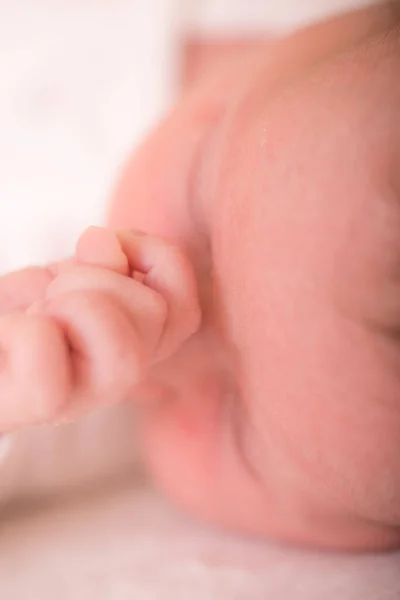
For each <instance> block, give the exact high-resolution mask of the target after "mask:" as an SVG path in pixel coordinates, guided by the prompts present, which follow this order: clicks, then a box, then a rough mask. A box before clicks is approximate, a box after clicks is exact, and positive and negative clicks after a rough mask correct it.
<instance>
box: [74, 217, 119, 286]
mask: <svg viewBox="0 0 400 600" xmlns="http://www.w3.org/2000/svg"><path fill="white" fill-rule="evenodd" d="M75 256H76V260H77V262H78V263H80V264H82V263H83V264H87V265H94V266H99V267H104V268H106V269H110V270H112V271H115V272H117V273H121V275H129V264H128V259H127V258H126V256H125V254H124V252H123V251H122V248H121V244H120V243H119V241H118V238H117V236H116V235H115V233H114V232H113V231H111V230H110V229H106V228H104V227H89V228H88V229H87V230H86V231H85V232H84V233H83V234H82V235H81V237H80V238H79V240H78V243H77V245H76V254H75Z"/></svg>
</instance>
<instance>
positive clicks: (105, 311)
mask: <svg viewBox="0 0 400 600" xmlns="http://www.w3.org/2000/svg"><path fill="white" fill-rule="evenodd" d="M46 314H48V315H51V316H52V317H53V318H54V319H55V320H56V321H57V323H58V324H59V326H60V328H61V329H62V330H63V332H64V335H65V338H66V340H67V341H68V345H69V347H70V357H71V369H72V379H73V397H72V403H73V407H72V410H73V411H74V416H76V414H81V413H85V412H87V410H88V409H91V408H93V407H94V406H96V405H97V404H103V403H104V404H108V403H114V402H119V401H122V400H124V399H126V397H127V396H128V395H129V392H130V391H131V389H132V388H133V387H134V386H135V385H136V384H137V382H138V380H139V379H140V377H141V376H142V372H143V370H144V368H145V367H144V365H145V360H144V357H143V356H142V351H141V350H142V349H141V344H140V341H139V337H138V334H137V331H136V329H135V327H134V326H133V325H132V322H131V319H130V318H129V316H128V315H127V314H126V313H125V312H124V311H123V310H121V308H120V307H119V305H118V303H117V302H116V301H115V300H114V299H113V298H112V297H110V295H109V294H106V293H103V292H99V291H92V290H84V291H71V292H69V293H67V294H64V295H62V296H60V297H57V298H54V299H53V300H49V302H48V303H47V304H46Z"/></svg>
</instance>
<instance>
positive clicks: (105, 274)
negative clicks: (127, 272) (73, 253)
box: [46, 266, 168, 360]
mask: <svg viewBox="0 0 400 600" xmlns="http://www.w3.org/2000/svg"><path fill="white" fill-rule="evenodd" d="M84 290H88V291H89V290H92V291H98V292H102V293H104V294H107V295H108V296H109V297H110V298H112V299H114V301H115V303H116V304H118V305H119V306H120V308H121V310H123V311H124V313H125V314H126V316H127V317H128V318H129V319H130V322H131V325H132V326H133V327H134V328H135V330H136V332H137V334H138V339H139V340H140V344H141V352H142V353H143V356H146V357H147V359H148V360H150V359H151V357H152V355H153V354H154V351H155V349H156V347H157V345H158V342H159V340H160V338H161V335H162V333H163V331H164V326H165V322H166V319H167V312H168V308H167V304H166V302H165V300H164V298H163V297H162V296H161V295H160V294H158V293H157V292H156V291H154V290H152V289H150V288H148V287H146V286H144V285H143V284H141V283H139V282H137V281H135V280H133V279H131V278H130V277H125V276H124V275H119V274H118V273H115V272H113V271H109V270H107V269H103V268H100V267H89V266H81V267H75V268H74V269H70V270H68V271H65V272H63V273H61V274H60V275H59V276H58V277H56V279H55V280H54V281H53V282H52V283H51V285H50V286H49V287H48V289H47V293H46V301H47V302H51V301H53V300H54V301H55V300H56V299H57V298H59V297H61V296H63V295H65V294H68V293H71V292H77V291H84Z"/></svg>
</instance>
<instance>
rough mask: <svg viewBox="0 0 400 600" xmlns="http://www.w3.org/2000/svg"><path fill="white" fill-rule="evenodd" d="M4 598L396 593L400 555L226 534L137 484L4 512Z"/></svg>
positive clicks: (289, 598)
mask: <svg viewBox="0 0 400 600" xmlns="http://www.w3.org/2000/svg"><path fill="white" fill-rule="evenodd" d="M0 556H1V560H0V597H1V598H5V599H7V600H32V598H35V599H36V598H37V599H39V598H41V599H42V600H47V599H49V600H50V599H53V598H57V599H58V600H81V599H82V600H98V599H101V600H125V599H129V600H153V599H154V600H188V599H190V600H225V599H226V600H266V599H271V600H293V599H296V600H397V599H398V598H400V555H386V556H381V557H373V556H366V557H358V558H357V557H338V556H331V555H319V556H318V555H316V554H310V553H303V552H298V551H293V550H287V549H282V548H277V547H274V546H272V545H267V544H265V545H263V544H255V543H250V542H245V541H243V540H242V541H239V540H235V539H232V538H228V537H224V536H222V535H218V534H215V533H212V532H209V531H206V530H204V529H202V528H201V527H200V526H198V525H195V524H193V523H190V522H188V521H187V520H185V519H184V518H183V517H181V516H179V515H177V514H175V513H174V512H172V511H171V510H170V509H169V508H168V507H166V506H165V505H164V504H163V503H162V502H161V500H159V499H157V497H156V496H154V495H153V494H152V492H150V491H149V490H147V489H146V488H144V487H136V488H133V489H126V490H120V491H119V492H118V493H114V494H109V495H104V496H103V497H99V498H98V499H97V500H94V499H93V497H87V498H81V499H75V500H74V501H73V502H72V501H71V502H70V504H69V505H65V506H64V507H63V508H58V509H57V508H51V507H49V506H47V507H46V509H45V510H43V512H42V511H40V510H38V511H37V512H31V513H30V515H26V516H23V514H20V515H19V516H18V517H15V518H9V519H8V523H7V524H5V523H3V524H2V526H1V534H0Z"/></svg>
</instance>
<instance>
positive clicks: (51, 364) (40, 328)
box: [0, 313, 70, 432]
mask: <svg viewBox="0 0 400 600" xmlns="http://www.w3.org/2000/svg"><path fill="white" fill-rule="evenodd" d="M69 384H70V371H69V366H68V348H67V346H66V344H65V340H64V337H63V334H62V332H61V331H60V330H59V329H58V327H57V326H56V324H55V323H54V322H53V321H51V320H50V319H47V318H46V317H43V316H39V315H31V316H30V315H26V314H23V313H13V314H11V315H7V316H3V317H1V318H0V431H1V432H7V431H11V430H12V429H14V428H17V427H21V426H25V425H33V424H39V423H43V422H48V421H51V420H52V419H54V418H56V416H57V415H58V414H59V413H61V411H62V410H63V409H64V407H65V405H66V403H67V401H68V396H69V393H70V386H69Z"/></svg>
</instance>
